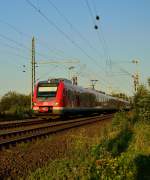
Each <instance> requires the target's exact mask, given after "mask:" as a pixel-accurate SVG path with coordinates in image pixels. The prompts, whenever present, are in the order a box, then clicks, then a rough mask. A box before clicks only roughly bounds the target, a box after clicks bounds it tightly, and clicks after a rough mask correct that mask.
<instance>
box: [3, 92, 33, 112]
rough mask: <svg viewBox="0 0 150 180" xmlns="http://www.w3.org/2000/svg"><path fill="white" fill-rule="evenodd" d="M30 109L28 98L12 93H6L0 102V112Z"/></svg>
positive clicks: (27, 96)
mask: <svg viewBox="0 0 150 180" xmlns="http://www.w3.org/2000/svg"><path fill="white" fill-rule="evenodd" d="M20 108H22V109H29V108H30V96H29V95H23V94H19V93H16V92H13V91H10V92H8V93H6V94H5V95H4V96H3V97H2V98H1V101H0V111H1V112H5V111H16V110H17V109H20Z"/></svg>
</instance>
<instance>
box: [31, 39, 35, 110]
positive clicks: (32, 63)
mask: <svg viewBox="0 0 150 180" xmlns="http://www.w3.org/2000/svg"><path fill="white" fill-rule="evenodd" d="M31 66H32V72H31V76H32V81H31V109H32V106H33V104H32V98H33V90H34V85H35V40H34V37H33V38H32V61H31Z"/></svg>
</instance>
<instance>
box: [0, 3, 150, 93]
mask: <svg viewBox="0 0 150 180" xmlns="http://www.w3.org/2000/svg"><path fill="white" fill-rule="evenodd" d="M30 2H31V3H32V4H33V5H34V6H35V7H36V8H37V9H38V10H40V12H41V13H44V16H45V17H46V18H48V21H49V22H47V20H46V19H45V18H43V17H42V16H41V15H40V14H39V12H38V11H36V10H35V9H34V8H33V7H31V6H30V5H29V3H27V1H26V0H13V1H12V0H1V5H0V95H3V94H4V93H6V92H8V91H9V90H15V91H17V92H22V93H29V92H30V87H31V85H30V84H31V80H30V79H31V72H30V68H31V67H30V61H31V38H32V36H33V35H34V36H35V39H36V61H37V62H39V61H41V60H45V61H48V60H49V61H50V60H57V61H60V62H61V61H66V60H79V61H80V64H70V65H67V64H57V65H56V64H47V65H39V67H38V68H36V72H37V74H36V78H37V79H38V78H40V79H41V80H43V79H47V78H48V77H66V78H68V76H69V70H68V68H69V66H75V68H74V70H73V71H72V74H73V73H74V74H75V73H78V79H79V84H80V85H82V86H84V87H88V86H89V85H90V79H98V80H99V81H98V83H97V85H96V88H97V89H101V90H104V91H107V92H108V91H111V90H113V91H116V92H119V91H122V92H125V93H127V94H132V92H133V80H132V78H131V76H130V75H129V74H127V73H123V71H122V69H123V70H124V71H128V72H129V73H130V74H133V73H134V72H135V70H136V69H137V68H138V71H139V73H140V80H141V82H142V83H146V79H147V78H148V77H149V76H150V71H149V67H150V45H149V44H150V21H149V19H150V1H149V0H126V1H125V0H124V1H123V0H88V1H87V0H61V1H60V0H30ZM50 2H52V3H53V5H55V7H56V8H57V10H56V8H54V6H52V5H51V3H50ZM87 2H88V4H89V7H90V9H91V10H92V15H93V18H94V20H92V18H91V15H90V11H89V9H88V6H87ZM58 11H59V12H58ZM96 15H99V17H100V20H99V21H96V20H95V16H96ZM93 21H94V23H96V24H97V25H98V27H99V29H98V30H95V29H94V27H93V26H94V24H93ZM77 31H78V33H77ZM79 34H80V35H79ZM81 36H82V37H81ZM108 57H110V58H109V59H110V60H111V66H108V65H107V67H106V60H107V59H108ZM133 59H138V60H139V61H140V62H139V65H138V67H137V68H136V66H135V65H134V64H132V63H131V61H132V60H133ZM23 65H26V67H25V68H23ZM23 70H26V73H23V72H22V71H23Z"/></svg>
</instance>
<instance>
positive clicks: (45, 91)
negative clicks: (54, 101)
mask: <svg viewBox="0 0 150 180" xmlns="http://www.w3.org/2000/svg"><path fill="white" fill-rule="evenodd" d="M56 92H57V86H51V84H46V85H45V86H44V85H42V86H41V85H40V86H39V87H38V92H37V97H56Z"/></svg>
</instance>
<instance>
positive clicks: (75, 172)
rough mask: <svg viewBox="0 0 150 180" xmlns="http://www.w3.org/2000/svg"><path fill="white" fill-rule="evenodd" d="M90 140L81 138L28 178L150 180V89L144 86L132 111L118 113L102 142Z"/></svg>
mask: <svg viewBox="0 0 150 180" xmlns="http://www.w3.org/2000/svg"><path fill="white" fill-rule="evenodd" d="M77 139H78V137H77ZM89 140H90V139H89ZM86 141H88V139H87V140H86ZM86 141H85V139H84V138H83V139H82V137H80V139H78V140H76V142H75V143H74V147H73V148H72V151H71V152H70V154H69V155H68V156H67V157H65V158H63V159H58V160H54V161H53V162H50V163H49V164H48V165H46V166H45V167H43V168H39V169H37V170H36V171H35V172H33V173H31V174H30V176H29V177H28V179H119V180H120V179H130V180H131V179H141V180H148V179H150V92H149V91H148V90H147V89H146V88H145V87H143V86H141V87H140V88H139V90H138V92H137V94H136V95H135V96H134V103H133V110H132V112H130V113H125V112H120V113H117V114H116V115H115V117H114V119H113V121H112V125H111V126H110V128H107V129H104V131H103V133H102V137H101V139H100V140H99V143H97V144H95V145H92V147H90V146H88V147H87V146H86V145H87V142H86Z"/></svg>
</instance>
